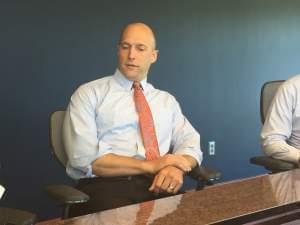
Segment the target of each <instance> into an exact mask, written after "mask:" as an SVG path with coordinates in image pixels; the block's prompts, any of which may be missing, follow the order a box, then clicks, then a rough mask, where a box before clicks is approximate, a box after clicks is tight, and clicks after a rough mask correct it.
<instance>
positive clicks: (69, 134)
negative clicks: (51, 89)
mask: <svg viewBox="0 0 300 225" xmlns="http://www.w3.org/2000/svg"><path fill="white" fill-rule="evenodd" d="M96 99H97V98H96V96H95V94H94V93H92V91H90V90H89V89H87V88H85V87H82V86H81V87H80V88H79V89H78V90H77V91H76V92H75V93H74V94H73V95H72V97H71V101H70V103H69V106H68V109H67V111H66V114H65V119H64V125H63V141H64V145H65V149H66V154H67V156H68V160H69V161H68V164H69V165H70V166H71V167H72V168H73V169H76V170H78V171H81V172H82V174H83V176H86V177H89V176H93V174H92V169H91V163H92V162H93V161H94V160H95V159H96V158H98V157H99V152H100V151H99V140H98V137H97V125H96V122H95V119H96V115H95V114H96V113H95V107H96V104H97V100H96ZM101 151H102V149H101ZM104 151H105V149H103V152H104Z"/></svg>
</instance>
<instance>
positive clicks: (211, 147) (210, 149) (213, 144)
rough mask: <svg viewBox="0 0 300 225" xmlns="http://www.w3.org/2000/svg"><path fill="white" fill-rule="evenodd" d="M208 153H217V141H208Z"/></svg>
mask: <svg viewBox="0 0 300 225" xmlns="http://www.w3.org/2000/svg"><path fill="white" fill-rule="evenodd" d="M208 154H209V155H215V154H216V142H215V141H209V142H208Z"/></svg>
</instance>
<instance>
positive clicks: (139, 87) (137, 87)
mask: <svg viewBox="0 0 300 225" xmlns="http://www.w3.org/2000/svg"><path fill="white" fill-rule="evenodd" d="M132 87H133V88H134V89H143V88H142V85H141V83H140V82H138V81H134V82H133V84H132Z"/></svg>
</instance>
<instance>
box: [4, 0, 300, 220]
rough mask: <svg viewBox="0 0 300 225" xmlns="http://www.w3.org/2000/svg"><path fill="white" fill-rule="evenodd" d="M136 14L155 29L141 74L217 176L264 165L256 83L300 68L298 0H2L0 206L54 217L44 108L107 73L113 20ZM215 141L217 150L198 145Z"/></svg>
mask: <svg viewBox="0 0 300 225" xmlns="http://www.w3.org/2000/svg"><path fill="white" fill-rule="evenodd" d="M131 21H144V22H146V23H149V24H150V25H152V26H153V28H154V30H155V32H156V33H157V39H158V47H159V50H160V58H159V61H158V62H157V63H156V64H155V65H154V66H153V68H152V70H151V74H150V78H149V79H150V81H151V82H152V83H153V84H154V85H155V86H156V87H158V88H161V89H165V90H168V91H169V92H171V93H172V94H174V95H175V96H177V99H178V101H179V102H180V103H181V106H182V109H183V111H184V113H185V114H186V116H187V117H188V118H189V119H190V121H191V122H192V124H193V125H194V126H195V128H196V129H197V130H198V131H199V132H200V133H201V138H202V148H203V151H204V157H205V159H204V163H205V164H207V165H213V166H214V167H216V168H218V169H219V170H221V171H222V173H223V180H224V181H226V180H231V179H238V178H243V177H248V176H253V175H256V174H261V173H265V171H264V170H263V169H261V168H258V167H256V166H253V165H250V164H249V162H248V161H249V157H251V156H253V155H257V154H260V147H259V131H260V127H261V125H260V122H259V121H260V120H259V91H260V87H261V85H262V84H263V83H264V82H265V81H267V80H273V79H286V78H288V77H289V76H291V75H294V74H297V73H299V72H300V63H299V58H300V42H299V40H300V29H299V24H300V1H296V0H285V1H282V0H252V1H246V0H226V1H221V0H219V1H218V0H186V1H181V0H172V1H171V0H165V1H156V0H152V1H134V0H127V1H121V0H120V1H117V0H110V1H108V0H101V1H92V0H91V1H71V0H69V1H67V0H64V1H58V0H52V1H38V0H36V1H32V0H31V1H30V0H27V1H21V0H19V1H14V0H11V1H9V0H7V1H1V5H0V29H1V34H0V74H1V89H0V97H1V111H0V120H1V128H2V129H0V132H1V134H0V137H1V139H0V149H1V150H0V163H1V170H0V175H1V176H0V179H1V182H2V183H4V184H5V186H6V187H7V188H8V193H7V196H6V198H5V199H4V200H3V201H1V205H5V206H11V207H18V208H24V209H28V210H31V211H33V212H36V213H37V214H38V216H39V219H46V218H49V217H54V216H59V212H60V211H59V210H58V209H57V208H56V206H55V205H54V203H53V202H52V201H51V200H49V199H48V197H47V196H46V195H45V193H44V191H43V189H44V187H45V186H46V185H47V184H51V183H62V182H64V183H70V182H71V181H70V179H69V178H68V177H67V176H66V175H65V173H64V171H63V170H62V168H61V167H60V166H59V165H58V163H57V162H56V161H55V160H54V159H53V158H52V157H51V155H50V152H49V147H48V117H49V113H50V112H51V111H54V110H57V109H65V107H66V106H67V103H68V99H69V97H70V95H71V94H72V92H73V91H74V89H75V88H76V87H77V86H78V85H80V84H81V83H83V82H86V81H89V80H94V79H96V78H99V77H101V76H103V75H106V74H111V73H113V72H114V70H115V67H116V43H117V40H118V35H119V31H120V29H121V27H122V26H123V25H124V24H126V23H128V22H131ZM210 140H214V141H216V155H215V156H213V157H212V156H208V154H207V145H208V144H207V143H208V141H210Z"/></svg>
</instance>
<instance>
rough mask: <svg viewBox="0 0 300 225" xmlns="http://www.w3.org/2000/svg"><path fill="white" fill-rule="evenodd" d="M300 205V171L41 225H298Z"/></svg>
mask: <svg viewBox="0 0 300 225" xmlns="http://www.w3.org/2000/svg"><path fill="white" fill-rule="evenodd" d="M299 201H300V169H296V170H291V171H288V172H283V173H278V174H272V175H261V176H256V177H252V178H247V179H242V180H237V181H231V182H226V183H220V184H216V185H213V186H209V187H206V188H205V189H204V190H201V191H197V192H188V193H185V194H181V195H176V196H173V197H168V198H164V199H159V200H155V201H150V202H146V203H142V204H135V205H130V206H125V207H121V208H117V209H112V210H106V211H102V212H99V213H95V214H90V215H86V216H81V217H76V218H72V219H67V220H64V221H57V220H56V221H52V222H51V221H48V222H42V223H40V225H46V224H47V225H54V224H55V225H58V224H59V225H146V224H148V225H150V224H151V225H171V224H172V225H179V224H180V225H181V224H182V225H183V224H184V225H202V224H234V225H238V224H247V225H258V224H260V225H277V224H288V225H292V224H300V204H299ZM141 206H142V207H141ZM142 208H143V210H142Z"/></svg>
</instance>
